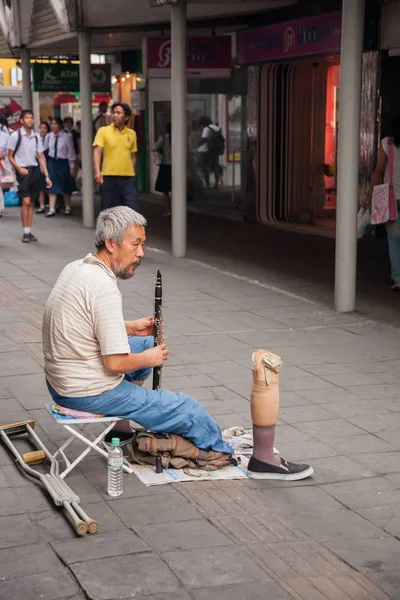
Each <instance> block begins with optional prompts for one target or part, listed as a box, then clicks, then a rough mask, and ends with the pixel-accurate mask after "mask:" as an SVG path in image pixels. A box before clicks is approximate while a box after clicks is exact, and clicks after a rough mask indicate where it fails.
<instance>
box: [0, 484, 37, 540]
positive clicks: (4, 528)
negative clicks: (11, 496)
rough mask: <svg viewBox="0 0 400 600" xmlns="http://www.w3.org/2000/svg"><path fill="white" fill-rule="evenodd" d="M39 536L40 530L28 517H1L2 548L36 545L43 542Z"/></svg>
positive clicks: (0, 535)
mask: <svg viewBox="0 0 400 600" xmlns="http://www.w3.org/2000/svg"><path fill="white" fill-rule="evenodd" d="M3 491H4V490H2V492H3ZM39 536H40V532H39V530H38V528H37V527H36V526H35V525H34V524H33V523H32V522H31V521H30V519H29V518H28V517H27V516H26V515H12V516H6V517H0V548H12V547H13V546H22V545H28V544H35V543H37V542H39V541H41V540H40V537H39Z"/></svg>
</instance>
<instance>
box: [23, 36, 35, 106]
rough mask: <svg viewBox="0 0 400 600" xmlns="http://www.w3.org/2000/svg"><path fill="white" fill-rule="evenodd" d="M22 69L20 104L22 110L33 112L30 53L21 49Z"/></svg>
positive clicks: (26, 49) (25, 49)
mask: <svg viewBox="0 0 400 600" xmlns="http://www.w3.org/2000/svg"><path fill="white" fill-rule="evenodd" d="M21 68H22V104H23V107H22V108H23V109H28V108H29V109H30V110H33V106H32V81H31V53H30V51H29V49H28V48H25V47H23V48H21Z"/></svg>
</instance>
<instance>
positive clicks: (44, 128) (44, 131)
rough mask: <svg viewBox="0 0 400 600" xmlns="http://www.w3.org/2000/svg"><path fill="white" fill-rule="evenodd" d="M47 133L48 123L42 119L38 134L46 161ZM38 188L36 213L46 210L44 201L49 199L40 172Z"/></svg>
mask: <svg viewBox="0 0 400 600" xmlns="http://www.w3.org/2000/svg"><path fill="white" fill-rule="evenodd" d="M49 133H50V125H49V124H48V123H47V121H42V122H41V123H40V125H39V135H40V137H41V138H42V142H43V148H44V152H43V154H44V157H45V159H46V162H47V161H48V157H49V150H48V141H47V138H48V135H49ZM40 188H41V189H40V194H39V208H38V209H37V211H36V214H37V215H40V214H44V213H45V212H46V203H47V204H48V200H49V196H48V191H47V185H46V180H45V177H44V175H43V173H42V172H41V173H40ZM46 201H47V202H46Z"/></svg>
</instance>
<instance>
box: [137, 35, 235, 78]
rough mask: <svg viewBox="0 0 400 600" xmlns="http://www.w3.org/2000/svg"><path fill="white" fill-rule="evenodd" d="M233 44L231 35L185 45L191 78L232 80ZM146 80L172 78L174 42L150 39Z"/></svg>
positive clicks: (195, 38)
mask: <svg viewBox="0 0 400 600" xmlns="http://www.w3.org/2000/svg"><path fill="white" fill-rule="evenodd" d="M231 65H232V40H231V37H230V36H229V35H212V36H204V37H189V38H188V39H187V42H186V69H187V76H188V77H195V78H201V79H213V78H221V77H230V75H231ZM146 66H147V77H157V78H158V77H161V78H170V77H171V39H170V38H167V37H164V36H163V37H151V38H147V45H146Z"/></svg>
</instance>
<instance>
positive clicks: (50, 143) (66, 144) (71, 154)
mask: <svg viewBox="0 0 400 600" xmlns="http://www.w3.org/2000/svg"><path fill="white" fill-rule="evenodd" d="M57 137H58V144H57V158H63V159H66V158H67V159H68V160H69V166H70V168H71V169H73V168H74V167H75V160H76V152H75V148H74V142H73V139H72V135H71V134H70V133H67V132H66V131H64V130H61V131H60V133H59V134H58V136H56V134H55V133H53V132H51V133H49V134H47V136H46V139H45V142H44V145H45V150H48V151H49V156H50V157H51V158H55V146H56V138H57Z"/></svg>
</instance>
